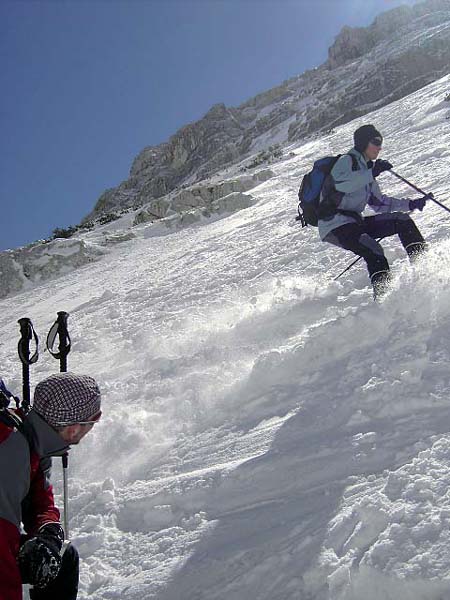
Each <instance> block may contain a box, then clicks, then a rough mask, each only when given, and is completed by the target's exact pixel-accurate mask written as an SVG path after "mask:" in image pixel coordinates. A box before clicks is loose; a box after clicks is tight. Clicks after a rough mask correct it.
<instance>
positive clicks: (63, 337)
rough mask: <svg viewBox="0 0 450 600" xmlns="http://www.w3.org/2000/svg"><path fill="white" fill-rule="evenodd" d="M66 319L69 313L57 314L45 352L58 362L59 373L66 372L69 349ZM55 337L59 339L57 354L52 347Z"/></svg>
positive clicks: (69, 342) (49, 333)
mask: <svg viewBox="0 0 450 600" xmlns="http://www.w3.org/2000/svg"><path fill="white" fill-rule="evenodd" d="M68 318H69V313H67V312H64V311H60V312H58V316H57V319H56V321H55V323H54V324H53V325H52V327H51V328H50V331H49V332H48V335H47V350H48V351H49V352H50V354H51V355H52V356H53V358H56V359H57V360H59V370H60V371H61V373H66V372H67V355H68V354H69V352H70V348H71V341H70V336H69V332H68V329H67V319H68ZM57 336H58V339H59V346H58V352H55V351H54V349H53V346H54V344H55V340H56V337H57Z"/></svg>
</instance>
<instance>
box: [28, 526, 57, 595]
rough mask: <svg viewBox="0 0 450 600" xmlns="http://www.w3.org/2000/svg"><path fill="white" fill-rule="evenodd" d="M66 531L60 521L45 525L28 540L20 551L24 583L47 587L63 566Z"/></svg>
mask: <svg viewBox="0 0 450 600" xmlns="http://www.w3.org/2000/svg"><path fill="white" fill-rule="evenodd" d="M63 542H64V531H63V529H62V527H61V525H60V524H59V523H49V524H48V525H44V526H43V527H42V528H41V529H40V531H39V533H38V535H36V536H35V537H33V538H31V539H29V540H28V541H26V542H25V543H24V544H23V546H22V547H21V548H20V551H19V569H20V574H21V576H22V582H23V583H29V584H31V585H34V586H35V587H37V588H45V587H46V586H47V585H48V584H49V583H50V582H52V581H53V580H54V579H55V577H56V576H57V575H58V573H59V569H60V568H61V555H60V552H61V548H62V545H63Z"/></svg>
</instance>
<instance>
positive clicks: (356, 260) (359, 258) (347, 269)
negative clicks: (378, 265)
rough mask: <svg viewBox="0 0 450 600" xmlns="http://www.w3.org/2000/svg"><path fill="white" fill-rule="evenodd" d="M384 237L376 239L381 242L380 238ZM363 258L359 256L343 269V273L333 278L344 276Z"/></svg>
mask: <svg viewBox="0 0 450 600" xmlns="http://www.w3.org/2000/svg"><path fill="white" fill-rule="evenodd" d="M382 239H383V238H378V239H377V240H376V241H377V242H379V241H380V240H382ZM361 259H362V256H358V258H356V259H355V260H354V261H353V262H352V263H351V264H350V265H348V267H347V268H346V269H344V270H343V271H342V273H339V275H338V276H337V277H335V278H334V279H333V281H336V280H337V279H339V278H340V277H342V275H343V274H344V273H347V271H350V269H351V268H352V267H353V265H356V263H357V262H359V261H360V260H361Z"/></svg>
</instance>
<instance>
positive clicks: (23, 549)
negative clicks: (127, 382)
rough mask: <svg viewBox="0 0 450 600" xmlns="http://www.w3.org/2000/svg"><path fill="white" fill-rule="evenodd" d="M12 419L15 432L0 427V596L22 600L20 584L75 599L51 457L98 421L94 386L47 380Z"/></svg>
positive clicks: (74, 556) (36, 593)
mask: <svg viewBox="0 0 450 600" xmlns="http://www.w3.org/2000/svg"><path fill="white" fill-rule="evenodd" d="M13 416H15V418H16V419H17V418H18V417H19V420H18V424H19V425H18V427H17V428H15V427H12V426H11V427H9V426H8V425H7V424H6V423H3V422H0V469H1V483H0V598H1V600H21V599H22V583H29V584H31V585H33V586H34V587H33V589H31V590H30V597H31V598H33V600H44V599H45V600H75V598H76V597H77V591H78V553H77V551H76V549H75V548H74V547H73V546H72V545H71V544H70V545H69V546H68V547H67V549H66V550H65V552H64V553H63V555H62V557H61V550H62V548H63V543H64V531H63V529H62V527H61V524H60V514H59V510H58V509H57V508H56V507H55V504H54V499H53V490H52V486H51V485H50V483H49V476H50V468H51V458H50V457H51V456H61V455H63V454H64V453H65V452H67V450H68V449H69V447H70V446H71V445H73V444H78V443H79V442H80V441H81V439H82V438H83V437H84V436H85V435H86V434H87V433H88V431H90V429H92V427H93V426H94V424H95V423H97V422H98V421H99V419H100V417H101V410H100V391H99V388H98V386H97V384H96V382H95V380H94V379H93V378H92V377H88V376H86V375H74V374H73V373H58V374H56V375H51V376H50V377H48V378H46V379H44V380H43V381H41V382H40V383H38V385H37V386H36V389H35V392H34V403H33V407H32V409H31V410H30V412H28V414H27V415H26V416H25V417H23V419H20V414H19V412H15V413H14V415H13ZM21 526H22V528H23V529H22V534H21ZM23 532H24V533H23Z"/></svg>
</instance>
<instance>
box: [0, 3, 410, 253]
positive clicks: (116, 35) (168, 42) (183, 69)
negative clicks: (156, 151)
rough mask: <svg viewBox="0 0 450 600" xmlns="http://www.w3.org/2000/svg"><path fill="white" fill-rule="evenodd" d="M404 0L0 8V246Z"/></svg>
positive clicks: (36, 230) (45, 225)
mask: <svg viewBox="0 0 450 600" xmlns="http://www.w3.org/2000/svg"><path fill="white" fill-rule="evenodd" d="M412 3H413V1H412V0H403V2H402V0H398V1H397V0H127V1H122V0H107V1H106V0H104V1H99V0H71V1H65V0H48V1H40V0H30V1H21V0H14V1H10V0H2V1H1V2H0V60H1V82H2V95H1V100H0V131H1V136H0V146H1V157H2V158H1V163H0V164H1V170H0V182H1V187H0V203H1V217H2V225H3V227H2V235H1V238H0V249H5V248H13V247H16V246H19V245H23V244H26V243H29V242H32V241H34V240H36V239H39V238H44V237H47V236H49V235H50V234H51V232H52V230H53V229H54V228H55V227H67V226H69V225H74V224H77V223H79V222H80V221H81V219H82V218H83V216H85V215H86V214H87V213H88V212H90V210H91V209H92V208H93V206H94V204H95V202H96V200H97V199H98V197H99V196H100V194H101V193H102V192H103V191H104V190H105V189H106V188H110V187H114V186H115V185H117V184H118V183H120V182H121V181H123V180H124V179H126V178H127V176H128V172H129V169H130V166H131V162H132V160H133V158H134V157H135V156H136V155H137V154H138V152H139V151H140V150H142V148H144V147H145V146H150V145H155V144H158V143H160V142H162V141H165V140H167V139H168V137H169V136H170V135H172V134H173V133H175V131H177V129H179V128H180V127H181V126H183V125H185V124H186V123H189V122H192V121H195V120H196V119H199V118H200V117H201V116H203V115H204V114H205V113H206V112H207V111H208V109H209V108H210V107H211V106H212V105H213V104H215V103H217V102H224V103H225V104H227V105H228V106H237V105H239V104H240V103H242V102H244V101H245V100H248V99H249V98H251V97H252V96H254V95H256V94H258V93H259V92H262V91H264V90H266V89H269V88H270V87H273V86H275V85H277V84H279V83H281V82H282V81H283V80H285V79H287V78H289V77H292V76H295V75H298V74H300V73H302V72H303V71H304V70H305V69H307V68H311V67H314V66H317V65H319V64H321V63H322V62H323V61H324V60H325V59H326V57H327V49H328V47H329V46H330V45H331V43H332V42H333V39H334V37H335V36H336V34H337V33H338V32H339V30H340V29H341V27H342V26H343V25H368V24H369V23H370V22H371V21H372V20H373V18H374V17H375V15H376V14H378V13H379V12H382V11H384V10H387V9H389V8H393V7H395V6H398V5H399V4H412Z"/></svg>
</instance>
